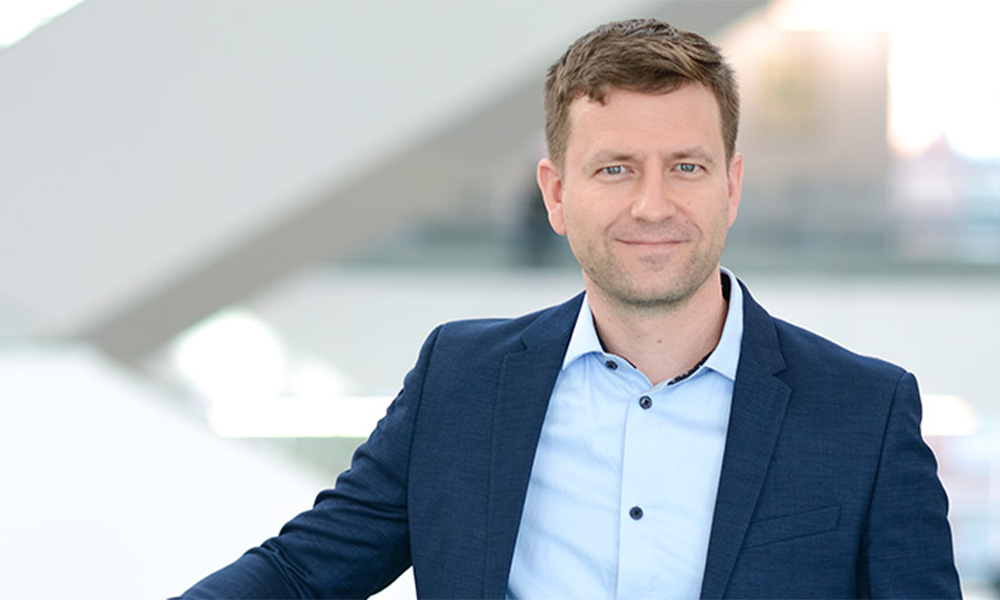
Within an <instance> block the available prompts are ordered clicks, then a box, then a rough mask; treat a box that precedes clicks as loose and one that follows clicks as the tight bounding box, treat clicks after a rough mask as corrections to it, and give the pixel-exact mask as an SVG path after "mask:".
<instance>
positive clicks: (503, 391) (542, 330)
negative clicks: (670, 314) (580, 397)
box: [483, 294, 583, 598]
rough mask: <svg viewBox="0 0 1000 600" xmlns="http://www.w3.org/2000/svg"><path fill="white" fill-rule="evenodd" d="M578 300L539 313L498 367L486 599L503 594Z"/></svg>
mask: <svg viewBox="0 0 1000 600" xmlns="http://www.w3.org/2000/svg"><path fill="white" fill-rule="evenodd" d="M582 300H583V294H580V295H578V296H576V297H575V298H573V299H572V300H570V301H569V302H566V303H564V304H561V305H559V306H556V307H554V308H551V309H548V310H546V311H543V312H541V313H540V314H539V315H538V317H537V318H536V319H535V320H534V322H532V323H531V324H530V325H528V327H527V328H525V330H524V332H523V333H522V334H521V343H522V345H523V349H520V350H518V351H515V352H512V353H510V354H508V355H507V356H506V357H505V359H504V361H503V367H502V370H501V372H500V383H499V384H498V389H497V400H496V405H495V407H494V415H493V441H492V448H491V457H492V458H491V463H490V485H489V495H488V496H487V503H488V507H487V512H486V514H487V522H486V572H485V574H484V590H483V596H484V597H485V598H503V597H504V595H505V594H506V591H507V577H508V575H509V572H510V564H511V560H512V559H513V556H514V544H515V542H516V541H517V530H518V527H519V526H520V523H521V511H522V509H523V507H524V497H525V494H526V493H527V490H528V480H529V478H530V476H531V465H532V462H533V461H534V459H535V449H536V447H537V446H538V438H539V436H540V435H541V431H542V421H543V420H544V419H545V411H546V409H547V408H548V405H549V397H550V396H551V395H552V388H553V387H554V386H555V383H556V377H557V376H558V375H559V370H560V366H561V364H562V360H563V356H564V355H565V354H566V346H567V345H568V344H569V338H570V333H571V331H572V329H573V323H574V322H575V320H576V316H577V314H578V313H579V312H580V303H581V301H582Z"/></svg>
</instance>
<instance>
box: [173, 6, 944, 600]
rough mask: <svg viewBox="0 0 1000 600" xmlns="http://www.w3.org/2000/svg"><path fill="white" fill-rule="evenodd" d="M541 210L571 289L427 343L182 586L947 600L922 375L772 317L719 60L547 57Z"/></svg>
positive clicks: (657, 55) (653, 43) (584, 43)
mask: <svg viewBox="0 0 1000 600" xmlns="http://www.w3.org/2000/svg"><path fill="white" fill-rule="evenodd" d="M545 109H546V136H547V141H548V144H549V153H550V156H549V158H547V159H545V160H543V161H541V163H540V164H539V167H538V183H539V186H540V188H541V190H542V193H543V196H544V200H545V205H546V208H547V210H548V215H549V221H550V223H551V225H552V227H553V228H554V229H555V231H556V232H558V233H559V234H562V235H565V236H566V237H567V238H568V239H569V243H570V246H571V248H572V250H573V253H574V255H575V256H576V258H577V260H578V261H579V263H580V266H581V267H582V269H583V277H584V284H585V294H583V295H581V296H578V297H577V298H574V299H573V300H571V301H569V302H567V303H566V304H563V305H561V306H557V307H554V308H550V309H547V310H543V311H540V312H538V313H535V314H531V315H527V316H524V317H520V318H518V319H511V320H489V321H485V320H484V321H469V322H460V323H451V324H447V325H444V326H442V327H439V328H438V329H437V330H435V331H434V332H433V333H432V334H431V335H430V337H429V338H428V340H427V342H426V343H425V345H424V347H423V349H422V351H421V353H420V357H419V359H418V361H417V364H416V366H415V367H414V369H413V370H412V371H411V372H410V373H409V375H407V377H406V380H405V382H404V388H403V391H402V392H400V394H399V396H398V397H397V398H396V400H395V401H394V402H393V404H392V406H391V407H390V408H389V410H388V412H387V414H386V416H385V418H384V419H383V420H382V421H381V422H380V423H379V425H378V427H377V429H376V430H375V432H374V433H373V434H372V436H371V438H370V439H369V440H368V442H366V443H365V444H364V445H362V446H361V447H360V448H359V449H358V451H357V453H356V454H355V457H354V460H353V463H352V467H351V469H350V470H349V471H347V472H346V473H344V474H343V475H341V476H340V478H339V479H338V480H337V483H336V486H335V487H334V489H332V490H327V491H324V492H322V493H321V494H320V495H319V497H318V498H317V501H316V504H315V506H314V508H313V509H312V510H311V511H308V512H306V513H303V514H302V515H299V516H298V517H296V518H295V519H293V520H292V521H291V522H289V523H288V524H287V525H285V527H284V528H283V529H282V531H281V534H280V535H279V536H278V537H276V538H272V539H270V540H268V541H266V542H264V544H262V545H261V546H260V547H259V548H254V549H253V550H251V551H249V552H248V553H247V554H246V555H244V556H243V557H242V558H240V559H239V560H238V561H237V562H235V563H234V564H232V565H230V566H229V567H227V568H225V569H223V570H221V571H219V572H218V573H215V574H214V575H211V576H209V577H208V578H206V579H205V580H203V581H202V582H201V583H199V584H198V585H197V586H195V587H194V588H192V589H191V590H189V591H188V593H187V596H189V597H220V598H244V597H247V598H249V597H253V598H287V597H362V596H367V595H370V594H371V593H373V592H375V591H377V590H379V589H381V588H382V587H384V586H385V585H387V584H388V583H389V582H391V581H392V580H393V579H395V578H396V577H397V576H398V575H399V574H400V573H401V572H402V571H403V570H405V569H406V568H407V567H408V566H410V565H411V564H412V565H413V568H414V577H415V581H416V586H417V592H418V594H419V595H420V596H421V597H428V598H473V597H502V596H507V597H510V598H532V597H561V598H581V597H587V598H600V597H630V598H651V597H672V598H693V597H698V596H701V597H704V598H720V597H733V598H750V597H758V598H759V597H768V598H806V597H815V598H849V597H914V598H916V597H926V598H945V597H958V596H959V595H960V591H959V583H958V577H957V574H956V572H955V568H954V563H953V558H952V548H951V534H950V531H949V526H948V522H947V500H946V498H945V494H944V491H943V490H942V488H941V485H940V483H939V481H938V479H937V475H936V464H935V461H934V458H933V456H932V454H931V452H930V450H929V449H928V448H927V446H926V445H925V444H924V443H923V441H922V439H921V437H920V432H919V421H920V399H919V396H918V393H917V388H916V382H915V380H914V378H913V376H912V375H910V374H908V373H906V372H905V371H903V370H902V369H899V368H898V367H895V366H892V365H889V364H886V363H884V362H880V361H877V360H874V359H869V358H862V357H859V356H856V355H854V354H851V353H849V352H848V351H846V350H844V349H841V348H839V347H837V346H835V345H833V344H832V343H830V342H828V341H825V340H823V339H821V338H819V337H817V336H815V335H812V334H810V333H808V332H805V331H803V330H801V329H798V328H796V327H794V326H792V325H789V324H787V323H784V322H781V321H778V320H776V319H773V318H772V317H770V316H769V315H768V314H767V313H766V312H765V311H764V310H763V309H762V308H761V307H760V306H759V305H758V304H756V303H755V302H754V300H753V298H751V296H750V295H749V293H748V292H747V290H746V289H745V288H744V287H742V285H741V284H740V283H739V282H738V281H737V280H736V279H735V277H734V276H733V275H732V274H731V273H729V272H728V271H726V270H724V269H722V268H721V267H720V265H719V258H720V255H721V253H722V249H723V246H724V244H725V240H726V234H727V231H728V229H729V227H730V226H731V225H732V223H733V221H734V220H735V218H736V213H737V209H738V208H739V202H740V190H741V182H742V176H743V159H742V157H741V156H740V155H739V154H738V153H736V152H735V141H736V131H737V121H738V113H739V109H738V94H737V91H736V86H735V83H734V78H733V75H732V72H731V70H730V68H729V67H728V66H727V65H726V64H725V62H724V61H723V60H722V57H721V55H720V54H719V52H718V50H717V49H716V48H715V47H714V46H713V45H711V44H710V43H709V42H707V41H706V40H704V39H702V38H701V37H699V36H697V35H696V34H693V33H690V32H686V31H683V30H679V29H675V28H673V27H671V26H670V25H667V24H665V23H661V22H658V21H652V20H635V21H627V22H620V23H611V24H608V25H605V26H602V27H599V28H597V29H596V30H594V31H592V32H590V33H589V34H587V35H585V36H584V37H582V38H581V39H579V40H578V41H577V42H575V43H574V44H573V45H572V46H571V47H570V48H569V50H568V51H567V52H566V54H565V55H564V56H563V57H562V58H561V59H560V60H559V61H558V62H557V63H556V64H554V65H553V66H552V68H551V69H550V70H549V74H548V77H547V80H546V87H545Z"/></svg>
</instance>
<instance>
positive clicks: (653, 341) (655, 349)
mask: <svg viewBox="0 0 1000 600" xmlns="http://www.w3.org/2000/svg"><path fill="white" fill-rule="evenodd" d="M721 277H722V274H721V273H720V272H718V271H716V274H715V275H713V276H712V277H709V278H708V280H706V282H705V284H704V285H702V286H701V287H700V288H698V290H697V291H696V292H695V293H694V294H693V295H692V296H691V297H690V298H688V299H687V301H686V302H684V303H682V304H679V305H673V306H668V307H656V308H634V307H628V306H622V305H621V304H619V303H617V302H616V301H614V300H610V299H608V298H607V297H606V296H603V295H602V294H600V293H599V291H597V290H591V289H590V287H591V286H588V290H587V298H588V302H589V303H590V309H591V312H592V313H593V315H594V326H595V328H596V329H597V334H598V336H599V337H600V338H601V343H602V344H603V346H604V348H605V350H607V351H608V352H611V353H614V354H617V355H619V356H621V357H622V358H624V359H626V360H628V361H629V362H630V363H632V365H633V366H634V367H635V368H637V369H639V371H641V372H642V373H643V374H644V375H645V376H646V377H647V378H648V379H649V380H650V382H652V383H653V384H654V385H655V384H658V383H660V382H661V381H667V380H670V379H673V378H674V377H677V376H678V375H681V374H683V373H685V372H687V371H688V370H690V369H691V368H692V367H693V366H695V365H696V364H698V362H699V361H701V360H702V359H703V358H705V356H707V355H708V354H709V353H711V352H712V350H714V349H715V346H716V345H718V343H719V338H720V337H721V336H722V328H723V326H724V325H725V323H726V314H727V310H728V303H727V301H726V299H725V298H724V297H723V294H722V285H721V279H720V278H721Z"/></svg>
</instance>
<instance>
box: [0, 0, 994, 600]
mask: <svg viewBox="0 0 1000 600" xmlns="http://www.w3.org/2000/svg"><path fill="white" fill-rule="evenodd" d="M633 16H656V17H661V18H664V19H666V20H668V21H670V22H672V23H674V24H677V25H679V26H682V27H685V28H688V29H693V30H695V31H698V32H700V33H702V34H704V35H706V36H707V37H710V38H711V39H712V40H714V41H715V42H716V43H718V44H719V45H720V46H721V47H722V48H723V49H724V50H725V52H726V54H727V55H728V57H729V58H730V60H731V62H732V63H733V64H734V66H735V67H736V69H737V71H738V73H739V76H740V80H741V86H742V94H743V113H744V116H743V120H742V130H741V134H740V139H739V142H738V146H739V149H740V150H741V151H742V152H743V153H744V154H745V156H746V177H745V182H744V183H745V191H744V199H743V203H742V206H741V214H740V218H739V221H738V222H737V225H736V227H735V228H734V229H733V231H732V233H731V237H730V243H729V246H728V248H727V250H726V254H725V256H724V263H725V264H726V265H727V266H728V267H730V268H732V269H733V270H734V271H735V272H736V273H737V274H738V275H739V276H740V277H741V278H742V279H743V280H744V281H745V282H746V283H747V284H748V285H749V286H750V288H751V289H752V290H753V292H754V294H755V296H756V297H757V299H758V300H760V301H761V302H762V303H763V304H764V305H765V306H766V307H768V308H769V310H771V312H773V313H775V314H777V315H779V316H782V317H784V318H786V319H788V320H791V321H793V322H796V323H798V324H800V325H803V326H805V327H808V328H810V329H813V330H815V331H817V332H819V333H821V334H823V335H826V336H828V337H830V338H833V339H834V340H836V341H838V342H840V343H841V344H843V345H846V346H847V347H849V348H851V349H853V350H856V351H858V352H861V353H864V354H869V355H875V356H879V357H882V358H885V359H888V360H891V361H893V362H896V363H899V364H902V365H904V366H906V367H907V368H909V369H910V370H912V371H914V372H915V373H916V374H917V377H918V379H919V380H920V383H921V387H922V391H923V393H924V413H925V418H924V425H923V426H924V432H925V434H926V436H927V439H928V441H929V442H930V444H931V445H932V446H933V447H934V449H935V451H936V453H937V455H938V459H939V462H940V469H941V477H942V479H943V481H944V483H945V486H946V487H947V489H948V492H949V494H950V497H951V502H952V511H951V515H952V524H953V528H954V534H955V543H956V553H957V559H958V563H959V568H960V571H961V575H962V579H963V585H964V587H965V592H966V595H967V596H968V597H972V598H997V597H1000V589H998V587H997V586H998V585H1000V580H998V577H1000V397H998V394H997V392H996V391H995V389H996V386H995V383H994V379H993V377H992V374H993V373H992V371H993V369H994V368H996V360H997V357H998V354H997V351H996V350H995V348H996V340H997V335H998V333H1000V111H998V109H997V107H998V106H1000V83H998V80H997V78H996V77H995V71H996V66H995V64H994V63H995V61H996V59H995V57H997V56H1000V38H998V37H997V36H996V34H995V31H994V27H995V23H996V22H997V19H998V18H1000V6H995V5H994V4H992V3H987V2H981V1H971V0H970V1H962V0H951V1H949V2H941V1H935V2H919V3H915V2H902V1H900V2H889V1H877V0H866V1H864V2H858V1H845V0H838V1H837V2H833V1H821V0H772V1H770V2H767V1H736V2H727V1H682V0H676V1H669V0H660V1H641V2H640V1H628V0H626V1H614V2H611V1H599V2H576V1H570V0H565V1H533V2H526V1H524V2H518V1H506V2H501V1H487V0H474V1H464V2H459V1H430V0H427V1H420V0H411V1H398V2H390V1H367V2H361V1H342V2H332V1H331V2H276V1H275V2H263V1H261V2H255V1H241V2H222V1H207V0H203V1H186V2H168V1H132V2H129V1H101V0H88V1H84V2H82V3H81V2H73V1H71V0H57V1H41V0H31V1H26V2H22V1H13V0H0V411H2V417H0V461H2V471H0V474H2V478H3V493H2V495H0V540H3V543H2V544H0V572H2V573H0V579H2V580H3V581H4V584H3V587H4V592H5V595H8V596H10V597H19V598H35V597H37V598H48V597H56V596H69V595H72V596H74V597H77V598H102V599H107V598H119V597H120V598H132V597H135V596H137V595H142V596H150V597H163V596H167V595H170V594H177V593H180V592H181V591H183V590H184V589H185V588H186V587H187V586H188V585H190V584H191V583H193V582H194V581H196V580H197V579H199V578H200V577H202V576H203V575H205V574H207V573H209V572H210V571H213V570H215V569H216V568H218V567H221V566H222V565H224V564H226V563H228V562H230V561H231V560H233V559H235V558H236V557H237V556H238V555H239V554H240V553H242V552H243V551H244V550H245V549H246V548H248V547H250V546H252V545H255V544H257V543H259V542H260V541H262V540H263V539H265V538H266V537H269V536H271V535H273V534H275V533H276V532H277V530H278V528H279V527H280V525H281V524H282V523H283V522H284V521H285V520H287V519H288V518H290V517H291V516H293V515H294V514H296V513H297V512H299V511H302V510H305V509H307V508H308V507H309V506H310V505H311V503H312V499H313V497H314V495H315V493H316V492H317V491H318V490H319V489H320V488H322V487H324V486H329V485H331V484H332V482H333V480H334V478H335V476H336V474H337V473H339V472H340V471H341V470H342V469H344V468H345V467H346V466H347V464H348V462H349V459H350V454H351V452H352V451H353V449H354V447H356V446H357V444H359V443H360V442H361V441H362V440H363V439H364V438H365V437H367V435H368V433H369V431H370V430H371V429H372V427H373V426H374V423H375V421H376V420H377V419H378V418H379V416H380V415H381V414H382V412H383V411H384V410H385V406H386V405H387V404H388V402H389V401H390V399H391V398H392V397H393V396H394V395H395V393H396V391H397V389H398V387H399V386H400V383H401V381H402V378H403V376H404V374H405V373H406V371H407V370H408V369H409V367H410V366H411V365H412V362H413V360H414V359H415V357H416V353H417V350H418V348H419V346H420V343H421V342H422V340H423V337H424V336H425V335H426V334H427V333H428V332H429V331H430V329H431V328H433V327H434V326H435V325H436V324H438V323H440V322H442V321H446V320H452V319H456V318H462V317H474V316H512V315H516V314H520V313H523V312H527V311H531V310H535V309H537V308H540V307H543V306H548V305H551V304H556V303H559V302H561V301H563V300H565V299H567V298H569V297H570V296H572V295H573V294H575V293H576V292H577V291H578V290H579V289H581V286H582V284H581V280H580V276H579V273H578V270H577V268H576V265H575V263H574V262H573V261H572V257H571V256H570V254H569V252H568V248H567V246H566V244H565V242H564V241H563V240H562V239H560V238H558V237H556V236H555V235H554V234H552V233H550V232H549V230H548V226H547V224H546V222H545V217H544V211H543V210H542V206H541V202H540V199H539V196H538V193H537V191H536V189H535V187H534V165H535V163H536V162H537V160H538V159H539V158H540V157H541V156H542V155H543V154H544V145H543V141H542V112H541V81H542V77H543V73H544V70H545V69H546V67H547V66H548V65H549V64H550V63H551V62H552V61H553V60H555V58H556V57H557V56H558V55H559V54H561V53H562V51H563V50H564V49H565V47H566V46H567V45H568V44H569V43H571V42H572V41H573V40H574V39H575V38H576V37H578V36H579V35H581V34H582V33H584V32H585V31H587V30H589V29H590V28H592V27H593V26H594V25H596V24H598V23H600V22H603V21H607V20H611V19H618V18H626V17H633ZM412 595H413V589H412V579H410V578H409V576H404V577H403V578H402V579H401V580H400V581H399V582H398V583H397V584H395V585H394V586H392V587H391V588H389V589H388V590H387V591H386V592H383V596H384V597H398V598H407V597H412Z"/></svg>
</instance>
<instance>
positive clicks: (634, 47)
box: [545, 19, 740, 168]
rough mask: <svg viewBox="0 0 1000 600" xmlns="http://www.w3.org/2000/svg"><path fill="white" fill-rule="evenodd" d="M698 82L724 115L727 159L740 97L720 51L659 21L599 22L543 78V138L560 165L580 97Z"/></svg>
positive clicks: (653, 90) (649, 90) (659, 89)
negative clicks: (572, 107) (571, 115)
mask: <svg viewBox="0 0 1000 600" xmlns="http://www.w3.org/2000/svg"><path fill="white" fill-rule="evenodd" d="M687 83H700V84H702V85H704V86H706V87H708V88H709V89H710V90H712V93H713V94H714V95H715V99H716V101H717V102H718V103H719V112H720V113H721V115H722V124H721V125H722V139H723V142H724V144H725V148H726V158H727V160H728V159H730V158H732V156H733V153H734V152H735V151H736V133H737V130H738V129H739V120H740V99H739V91H738V90H737V89H736V77H735V75H734V74H733V69H732V67H730V66H729V65H728V64H727V63H726V61H725V59H724V58H723V56H722V53H721V52H720V51H719V49H718V48H717V47H716V46H715V45H713V44H712V43H711V42H709V41H708V40H706V39H705V38H703V37H701V36H700V35H698V34H697V33H693V32H691V31H686V30H684V29H680V28H678V27H674V26H672V25H670V24H668V23H664V22H663V21H658V20H656V19H632V20H628V21H616V22H613V23H607V24H605V25H601V26H599V27H597V28H596V29H594V30H593V31H591V32H590V33H587V34H586V35H584V36H583V37H581V38H580V39H578V40H576V41H575V42H573V44H572V45H571V46H570V47H569V48H568V49H567V50H566V53H565V54H563V55H562V57H561V58H560V59H559V60H557V61H556V62H555V63H554V64H553V65H552V66H551V67H549V70H548V74H547V76H546V78H545V140H546V142H547V144H548V147H549V158H551V159H552V160H553V161H555V163H556V164H557V165H559V166H560V168H561V167H562V165H563V160H564V159H565V156H566V143H567V141H568V138H569V106H570V104H571V103H572V102H573V101H574V100H576V99H577V98H579V97H581V96H587V97H589V98H591V99H592V100H596V101H598V102H602V103H603V102H604V98H605V95H606V94H607V93H608V91H609V90H610V89H612V88H620V89H625V90H629V91H634V92H644V93H651V94H655V93H667V92H672V91H674V90H676V89H677V88H679V87H681V86H683V85H685V84H687Z"/></svg>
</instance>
